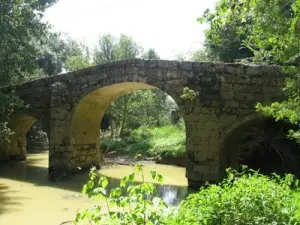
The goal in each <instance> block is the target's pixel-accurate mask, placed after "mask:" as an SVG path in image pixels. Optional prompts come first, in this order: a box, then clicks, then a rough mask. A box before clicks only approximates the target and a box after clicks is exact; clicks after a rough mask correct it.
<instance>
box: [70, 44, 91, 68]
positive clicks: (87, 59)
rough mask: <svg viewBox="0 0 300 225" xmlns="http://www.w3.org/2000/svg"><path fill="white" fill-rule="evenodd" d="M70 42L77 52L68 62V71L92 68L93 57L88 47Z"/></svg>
mask: <svg viewBox="0 0 300 225" xmlns="http://www.w3.org/2000/svg"><path fill="white" fill-rule="evenodd" d="M69 42H70V43H71V44H72V45H73V49H76V51H75V52H74V53H73V54H72V56H70V57H68V59H67V60H66V65H65V67H66V69H67V70H68V71H74V70H79V69H84V68H87V67H89V66H91V65H92V62H91V55H90V50H89V48H88V46H86V45H85V44H83V43H77V42H75V41H72V40H70V41H69Z"/></svg>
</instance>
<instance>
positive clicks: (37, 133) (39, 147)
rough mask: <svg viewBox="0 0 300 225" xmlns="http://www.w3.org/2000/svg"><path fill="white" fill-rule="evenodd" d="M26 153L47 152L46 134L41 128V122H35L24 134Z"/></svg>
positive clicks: (47, 141) (47, 140)
mask: <svg viewBox="0 0 300 225" xmlns="http://www.w3.org/2000/svg"><path fill="white" fill-rule="evenodd" d="M26 139H27V152H28V153H39V152H44V151H48V150H49V139H48V134H47V132H46V131H45V130H44V128H43V121H42V120H36V121H35V122H34V123H33V125H32V126H31V127H30V129H29V130H28V132H27V133H26Z"/></svg>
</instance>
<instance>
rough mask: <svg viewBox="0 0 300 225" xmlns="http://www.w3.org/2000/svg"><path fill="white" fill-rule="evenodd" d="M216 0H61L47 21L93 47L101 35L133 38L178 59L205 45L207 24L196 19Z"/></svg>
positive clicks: (54, 27) (48, 13) (48, 11)
mask: <svg viewBox="0 0 300 225" xmlns="http://www.w3.org/2000/svg"><path fill="white" fill-rule="evenodd" d="M216 1H217V0H59V1H58V3H57V4H55V5H54V6H52V7H51V8H49V9H47V11H46V12H45V17H44V21H48V22H49V23H50V24H52V25H53V29H54V30H55V31H59V32H62V33H66V34H68V35H69V36H70V37H71V38H74V39H76V40H79V41H83V42H84V43H86V44H87V45H88V46H90V47H93V46H94V45H95V44H96V43H97V39H98V37H99V35H100V34H106V33H110V34H112V35H114V36H119V35H120V34H121V33H123V34H126V35H129V36H131V37H133V39H134V40H135V41H136V42H137V43H138V44H139V45H141V46H142V47H143V48H144V49H145V50H147V49H149V48H154V49H155V50H156V52H157V53H158V54H159V56H160V57H161V59H175V58H176V56H177V55H178V54H182V53H183V54H186V53H191V52H193V51H195V50H197V49H199V48H201V46H203V41H204V30H205V29H206V28H207V25H201V24H199V23H198V22H197V21H196V19H197V18H198V17H200V16H202V14H203V12H204V11H205V10H206V9H207V8H209V9H212V10H213V9H214V8H215V4H216Z"/></svg>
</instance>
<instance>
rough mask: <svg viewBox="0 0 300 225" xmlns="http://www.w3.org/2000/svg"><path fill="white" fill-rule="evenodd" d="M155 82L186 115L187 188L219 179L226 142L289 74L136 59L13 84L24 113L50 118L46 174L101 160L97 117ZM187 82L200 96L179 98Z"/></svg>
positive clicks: (278, 93)
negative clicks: (113, 103)
mask: <svg viewBox="0 0 300 225" xmlns="http://www.w3.org/2000/svg"><path fill="white" fill-rule="evenodd" d="M152 86H153V87H157V88H160V89H161V90H163V91H165V92H166V93H167V94H169V95H170V96H171V97H172V98H173V99H174V100H175V101H176V103H177V104H178V106H179V109H180V111H181V114H182V116H183V118H184V120H185V124H186V147H187V161H186V165H187V166H186V176H187V178H188V180H189V184H190V186H199V185H201V184H202V183H203V182H205V181H206V180H211V181H217V180H218V179H220V177H221V176H222V173H223V170H224V168H225V167H226V166H228V165H227V164H226V163H225V161H226V160H225V159H224V157H227V156H226V154H224V152H225V151H227V150H226V149H224V148H225V147H224V146H225V145H224V144H223V143H224V142H225V140H226V138H227V136H228V135H229V134H230V133H231V132H232V130H234V129H237V128H238V127H239V126H241V125H243V124H244V123H245V122H247V121H249V120H250V119H254V118H257V117H259V115H257V114H256V113H255V111H254V105H255V104H256V103H257V102H263V103H269V102H270V101H274V100H282V99H283V98H284V96H283V94H282V92H281V88H282V87H283V86H284V75H283V73H282V72H281V71H280V70H279V68H278V67H275V66H246V65H241V64H222V63H196V62H178V61H165V60H139V59H135V60H126V61H120V62H116V63H110V64H104V65H99V66H95V67H91V68H87V69H84V70H80V71H75V72H72V73H67V74H64V75H57V76H52V77H49V78H43V79H39V80H36V81H32V82H27V83H25V84H21V85H17V86H14V88H15V89H16V93H17V94H18V95H19V96H20V97H21V98H23V99H24V100H25V102H26V103H27V104H30V108H29V109H27V111H26V110H25V111H23V112H20V113H27V114H30V115H34V116H35V117H36V118H37V119H39V118H40V117H43V118H49V143H50V151H49V157H50V164H49V172H50V173H51V174H53V176H56V175H57V174H62V171H66V172H67V171H77V170H78V168H81V169H87V168H89V167H90V166H91V165H99V163H101V154H100V149H99V145H100V142H99V141H100V140H99V136H100V135H99V122H100V121H101V116H102V115H103V113H104V111H105V109H106V107H107V106H108V105H109V103H111V101H113V100H114V99H116V98H117V97H118V96H120V95H122V94H124V93H126V92H130V91H134V90H137V89H139V88H149V87H152ZM185 86H188V87H189V88H190V89H193V90H195V91H196V93H197V97H196V99H194V100H192V101H191V100H186V101H185V100H182V99H181V98H180V95H181V93H182V90H183V88H184V87H185ZM11 88H12V87H5V88H2V89H0V90H1V91H3V92H6V91H9V90H10V89H11ZM83 112H85V113H83ZM94 124H96V125H94ZM97 127H98V128H97Z"/></svg>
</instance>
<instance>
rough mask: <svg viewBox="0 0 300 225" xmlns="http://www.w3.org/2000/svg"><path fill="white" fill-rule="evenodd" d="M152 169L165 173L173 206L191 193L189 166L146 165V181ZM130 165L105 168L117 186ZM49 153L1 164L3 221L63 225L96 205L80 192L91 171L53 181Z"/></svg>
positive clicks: (0, 212) (165, 187)
mask: <svg viewBox="0 0 300 225" xmlns="http://www.w3.org/2000/svg"><path fill="white" fill-rule="evenodd" d="M150 170H156V171H157V172H159V173H160V174H162V175H163V178H164V185H163V186H159V192H160V194H161V197H162V198H163V199H164V200H165V201H166V202H167V203H168V204H169V205H177V204H178V203H179V202H180V201H181V200H182V199H184V198H185V197H186V196H187V194H188V192H189V191H188V189H187V180H186V178H185V168H182V167H177V166H169V165H160V164H145V167H144V174H145V180H146V181H151V176H150ZM133 171H134V169H133V168H132V167H130V166H114V167H108V168H104V169H101V171H100V173H101V174H103V175H105V176H107V177H108V178H109V179H110V180H111V185H112V186H114V185H116V184H117V183H118V180H119V179H120V178H122V177H123V176H125V175H128V174H129V173H131V172H133ZM47 173H48V152H43V153H37V154H28V156H27V160H26V161H23V162H9V163H4V164H1V165H0V224H1V225H2V224H3V225H6V224H7V225H21V224H26V225H41V224H42V225H59V224H61V223H62V222H65V221H72V220H74V217H75V215H76V211H77V210H78V209H79V210H82V209H85V208H88V207H91V206H93V202H92V200H90V199H88V198H87V197H86V196H84V195H82V194H81V193H80V191H81V187H82V186H83V184H84V183H85V182H86V181H87V180H88V173H80V174H76V175H75V176H74V177H73V179H71V180H67V181H56V182H51V181H49V180H48V177H47Z"/></svg>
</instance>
